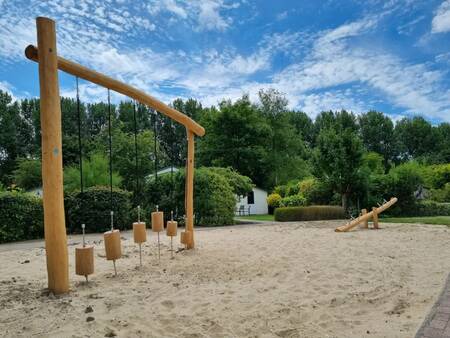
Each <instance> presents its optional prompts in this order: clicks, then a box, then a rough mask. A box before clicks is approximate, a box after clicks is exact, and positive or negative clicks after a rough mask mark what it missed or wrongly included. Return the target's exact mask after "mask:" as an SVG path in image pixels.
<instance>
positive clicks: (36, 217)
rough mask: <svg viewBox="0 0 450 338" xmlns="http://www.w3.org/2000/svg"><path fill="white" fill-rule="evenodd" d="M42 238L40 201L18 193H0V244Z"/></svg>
mask: <svg viewBox="0 0 450 338" xmlns="http://www.w3.org/2000/svg"><path fill="white" fill-rule="evenodd" d="M43 236H44V216H43V209H42V200H41V199H40V198H38V197H35V196H33V195H31V194H25V193H20V192H1V193H0V243H5V242H13V241H20V240H27V239H34V238H41V237H43Z"/></svg>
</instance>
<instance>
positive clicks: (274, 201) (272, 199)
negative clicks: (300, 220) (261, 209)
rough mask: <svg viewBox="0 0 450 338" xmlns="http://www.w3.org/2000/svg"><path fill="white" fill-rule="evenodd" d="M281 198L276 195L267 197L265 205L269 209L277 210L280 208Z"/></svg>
mask: <svg viewBox="0 0 450 338" xmlns="http://www.w3.org/2000/svg"><path fill="white" fill-rule="evenodd" d="M281 200H282V197H281V196H280V195H279V194H277V193H272V194H270V195H269V196H267V205H268V206H269V207H271V208H278V207H280V206H281Z"/></svg>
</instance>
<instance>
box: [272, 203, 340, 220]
mask: <svg viewBox="0 0 450 338" xmlns="http://www.w3.org/2000/svg"><path fill="white" fill-rule="evenodd" d="M344 218H346V216H345V211H344V208H342V207H339V206H332V205H312V206H309V207H286V208H278V209H276V210H275V220H276V221H280V222H289V221H315V220H327V219H344Z"/></svg>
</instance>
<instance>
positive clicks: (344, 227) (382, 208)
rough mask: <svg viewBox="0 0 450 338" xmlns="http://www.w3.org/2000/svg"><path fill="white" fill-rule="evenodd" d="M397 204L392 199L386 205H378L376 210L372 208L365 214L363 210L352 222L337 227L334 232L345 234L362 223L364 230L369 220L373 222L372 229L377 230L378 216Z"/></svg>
mask: <svg viewBox="0 0 450 338" xmlns="http://www.w3.org/2000/svg"><path fill="white" fill-rule="evenodd" d="M396 202H397V197H392V198H391V199H390V200H389V201H387V202H386V203H384V204H382V205H380V206H379V207H378V208H377V207H373V208H372V211H371V212H367V210H366V209H363V210H362V211H361V215H360V216H359V217H357V218H355V219H354V220H352V221H350V222H348V223H347V224H345V225H341V226H340V227H337V228H336V229H335V230H334V231H336V232H347V231H350V230H351V229H353V228H354V227H356V226H357V225H358V224H360V223H363V222H364V228H366V229H367V228H369V220H370V219H372V220H373V227H374V229H378V215H379V214H381V213H382V212H383V211H385V210H386V209H389V208H390V207H391V206H392V205H393V204H395V203H396Z"/></svg>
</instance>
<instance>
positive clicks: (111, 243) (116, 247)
mask: <svg viewBox="0 0 450 338" xmlns="http://www.w3.org/2000/svg"><path fill="white" fill-rule="evenodd" d="M103 239H104V241H105V252H106V259H107V260H108V261H113V265H114V276H117V268H116V260H118V259H119V258H121V257H122V246H121V244H120V231H119V230H117V229H114V211H111V230H110V231H106V232H105V233H104V234H103Z"/></svg>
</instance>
